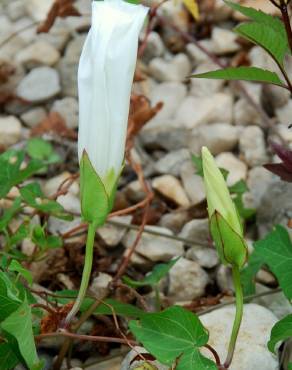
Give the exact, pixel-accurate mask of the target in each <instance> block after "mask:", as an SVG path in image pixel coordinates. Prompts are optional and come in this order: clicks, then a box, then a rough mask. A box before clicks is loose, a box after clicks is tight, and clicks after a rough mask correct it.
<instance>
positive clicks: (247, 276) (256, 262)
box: [240, 247, 263, 296]
mask: <svg viewBox="0 0 292 370" xmlns="http://www.w3.org/2000/svg"><path fill="white" fill-rule="evenodd" d="M262 265H263V260H262V257H261V256H260V255H258V253H257V249H256V247H255V249H254V251H253V252H252V254H251V255H250V256H249V259H248V265H247V266H246V267H244V269H243V270H242V271H241V272H240V275H241V284H242V288H243V294H244V296H248V295H252V294H255V276H256V274H257V273H258V271H259V270H260V268H261V267H262Z"/></svg>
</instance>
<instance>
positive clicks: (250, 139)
mask: <svg viewBox="0 0 292 370" xmlns="http://www.w3.org/2000/svg"><path fill="white" fill-rule="evenodd" d="M239 148H240V151H241V153H242V154H243V157H244V159H245V161H246V163H247V164H248V165H249V166H251V167H254V166H259V165H262V164H264V163H266V162H267V160H268V157H267V153H266V143H265V138H264V133H263V131H262V130H261V128H259V127H258V126H247V127H246V128H245V129H244V130H243V131H242V132H241V134H240V138H239Z"/></svg>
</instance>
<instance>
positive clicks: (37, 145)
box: [27, 137, 60, 164]
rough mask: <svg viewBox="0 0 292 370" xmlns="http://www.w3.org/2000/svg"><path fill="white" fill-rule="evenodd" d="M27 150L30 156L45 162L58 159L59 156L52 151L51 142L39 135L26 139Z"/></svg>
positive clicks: (52, 161)
mask: <svg viewBox="0 0 292 370" xmlns="http://www.w3.org/2000/svg"><path fill="white" fill-rule="evenodd" d="M27 152H28V154H29V155H30V157H31V158H33V159H39V160H42V161H45V162H46V164H50V163H56V162H59V161H60V157H59V156H58V155H57V154H56V153H54V150H53V146H52V145H51V143H49V142H48V141H46V140H44V139H42V138H39V137H35V138H31V139H29V140H28V143H27Z"/></svg>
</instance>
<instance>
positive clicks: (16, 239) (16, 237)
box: [6, 223, 29, 246]
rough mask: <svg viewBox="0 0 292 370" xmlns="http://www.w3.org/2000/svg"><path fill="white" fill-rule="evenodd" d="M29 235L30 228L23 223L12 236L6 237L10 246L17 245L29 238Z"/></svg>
mask: <svg viewBox="0 0 292 370" xmlns="http://www.w3.org/2000/svg"><path fill="white" fill-rule="evenodd" d="M28 235H29V226H28V225H27V224H26V223H22V224H21V225H20V226H19V228H18V229H17V230H16V231H15V233H14V234H13V235H11V236H6V239H7V244H9V245H10V246H12V245H17V244H18V243H20V242H21V241H22V240H23V239H25V238H27V237H28Z"/></svg>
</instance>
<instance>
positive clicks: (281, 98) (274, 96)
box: [263, 84, 290, 122]
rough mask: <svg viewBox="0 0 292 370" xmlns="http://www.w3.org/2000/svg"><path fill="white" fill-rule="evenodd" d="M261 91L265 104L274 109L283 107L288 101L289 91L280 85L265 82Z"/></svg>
mask: <svg viewBox="0 0 292 370" xmlns="http://www.w3.org/2000/svg"><path fill="white" fill-rule="evenodd" d="M263 91H264V97H265V100H266V104H268V105H270V106H271V107H272V108H274V109H278V108H282V107H283V108H284V106H286V105H288V103H289V102H290V92H289V91H288V90H286V89H283V88H282V87H280V86H275V85H268V84H265V86H263ZM276 115H277V112H276ZM277 116H278V115H277ZM279 118H280V117H279ZM280 120H281V119H280ZM281 122H282V121H281Z"/></svg>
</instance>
